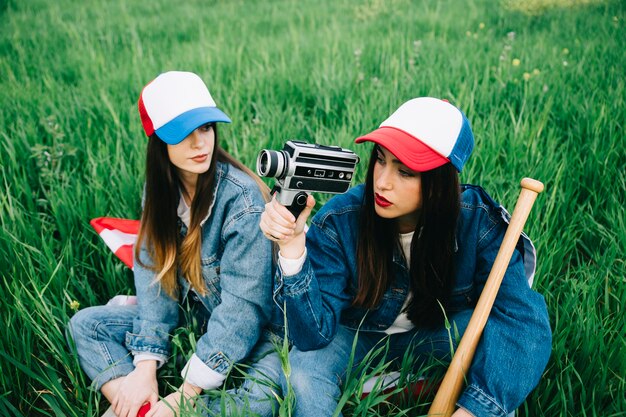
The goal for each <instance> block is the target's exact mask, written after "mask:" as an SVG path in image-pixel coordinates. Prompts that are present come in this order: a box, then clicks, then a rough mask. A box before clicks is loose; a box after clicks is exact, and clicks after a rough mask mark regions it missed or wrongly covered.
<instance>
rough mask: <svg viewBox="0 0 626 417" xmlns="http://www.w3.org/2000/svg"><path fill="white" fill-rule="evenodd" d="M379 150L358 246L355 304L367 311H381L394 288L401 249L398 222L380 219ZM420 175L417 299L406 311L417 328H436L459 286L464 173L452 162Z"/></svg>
mask: <svg viewBox="0 0 626 417" xmlns="http://www.w3.org/2000/svg"><path fill="white" fill-rule="evenodd" d="M376 152H377V150H376V146H375V147H374V149H373V150H372V154H371V156H370V163H369V166H368V170H367V177H366V181H365V196H364V200H363V206H362V208H361V216H360V225H359V238H358V242H357V274H358V289H357V294H356V297H355V298H354V300H353V305H355V306H360V307H366V308H374V307H376V306H377V305H378V304H379V303H380V301H381V299H382V296H383V294H384V293H385V291H386V290H387V289H388V288H389V286H390V285H391V283H392V281H393V279H394V271H393V254H394V251H395V250H400V242H399V230H398V225H397V222H396V221H395V220H394V219H384V218H382V217H380V216H378V215H377V214H376V211H375V207H374V204H375V202H374V166H375V164H376ZM420 175H421V192H422V206H421V209H420V210H418V214H417V216H418V217H417V219H416V227H415V233H414V235H413V240H412V242H411V262H410V265H409V267H410V268H409V274H410V281H411V282H410V289H411V292H412V294H413V297H412V298H411V300H410V302H409V304H408V306H407V308H406V310H405V311H406V313H407V315H408V317H409V319H410V320H411V322H412V323H413V324H414V325H416V326H420V327H434V326H437V325H440V324H441V323H443V317H444V315H443V311H442V307H443V308H444V309H445V308H446V307H447V305H448V300H449V298H450V292H451V290H452V285H453V283H454V274H455V270H454V262H453V257H454V251H455V230H456V223H457V219H458V216H459V211H460V187H459V179H458V178H459V177H458V173H457V171H456V169H455V168H454V167H453V166H452V164H450V163H448V164H445V165H443V166H441V167H439V168H435V169H433V170H430V171H426V172H422V173H421V174H420ZM440 304H441V306H440Z"/></svg>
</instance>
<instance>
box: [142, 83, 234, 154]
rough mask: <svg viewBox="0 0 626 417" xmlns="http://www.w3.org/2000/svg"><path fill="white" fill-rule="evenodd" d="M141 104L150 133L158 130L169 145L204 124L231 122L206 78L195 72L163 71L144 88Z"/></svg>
mask: <svg viewBox="0 0 626 417" xmlns="http://www.w3.org/2000/svg"><path fill="white" fill-rule="evenodd" d="M138 104H139V115H140V116H141V124H142V125H143V130H144V131H145V132H146V135H148V136H152V134H154V133H156V134H157V136H158V137H159V138H160V139H161V140H162V141H163V142H165V143H167V144H169V145H176V144H177V143H180V142H181V141H182V140H183V139H185V138H186V137H187V136H188V135H189V134H190V133H191V132H193V131H194V130H195V129H197V128H198V127H200V126H202V125H204V124H207V123H213V122H225V123H230V119H229V118H228V116H226V114H224V112H222V111H221V110H220V109H218V108H217V106H216V105H215V101H214V100H213V97H211V93H209V90H208V88H207V86H206V85H205V84H204V82H203V81H202V79H201V78H200V77H199V76H198V75H196V74H194V73H192V72H184V71H169V72H164V73H163V74H160V75H159V76H158V77H156V78H155V79H154V80H152V81H151V82H150V83H148V85H146V86H145V87H144V88H143V90H142V91H141V95H140V96H139V103H138Z"/></svg>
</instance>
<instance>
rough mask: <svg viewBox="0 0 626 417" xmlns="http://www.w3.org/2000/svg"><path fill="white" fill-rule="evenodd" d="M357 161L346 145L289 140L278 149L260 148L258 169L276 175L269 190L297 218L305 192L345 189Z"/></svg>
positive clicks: (303, 203)
mask: <svg viewBox="0 0 626 417" xmlns="http://www.w3.org/2000/svg"><path fill="white" fill-rule="evenodd" d="M358 163H359V157H358V155H356V154H355V153H354V152H352V151H351V150H349V149H344V148H341V147H339V146H325V145H319V144H317V143H314V144H310V143H307V142H304V141H299V140H290V141H287V143H285V145H284V147H283V149H282V150H280V151H272V150H267V149H263V150H262V151H261V152H259V156H258V157H257V173H258V174H259V175H260V176H261V177H273V178H276V183H275V185H274V188H273V189H272V194H274V195H276V199H277V201H278V202H279V203H281V204H282V205H284V206H285V207H287V209H288V210H289V211H290V212H291V213H292V214H293V215H294V216H295V217H296V219H297V218H298V215H299V214H300V213H301V212H302V210H303V209H304V208H305V207H306V202H307V197H308V193H310V192H322V193H332V194H339V193H345V192H346V191H348V189H349V188H350V182H351V181H352V177H353V176H354V170H355V167H356V164H358Z"/></svg>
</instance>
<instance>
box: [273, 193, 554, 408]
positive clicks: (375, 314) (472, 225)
mask: <svg viewBox="0 0 626 417" xmlns="http://www.w3.org/2000/svg"><path fill="white" fill-rule="evenodd" d="M363 192H364V186H363V185H360V186H357V187H354V188H353V189H351V190H350V191H348V192H347V193H346V194H342V195H338V196H335V197H334V198H332V199H331V200H330V201H329V202H328V203H327V204H326V205H324V207H322V208H321V209H320V211H319V212H318V213H317V214H316V215H315V216H314V218H313V219H312V221H311V227H310V228H309V230H308V232H307V238H306V246H307V253H308V255H307V258H306V260H305V263H304V265H303V267H302V269H301V270H300V272H298V273H297V274H295V275H292V276H282V272H281V271H280V270H278V271H277V278H276V288H275V295H274V296H275V298H276V299H277V300H278V301H279V302H283V301H284V302H285V303H286V306H287V322H288V323H289V335H290V338H292V339H293V342H294V344H295V345H296V346H298V348H299V349H301V350H309V349H316V348H320V347H323V346H325V345H326V344H328V343H329V342H330V340H331V339H332V338H333V336H334V335H335V333H336V331H337V327H338V326H339V325H340V324H341V325H343V326H346V327H349V328H352V329H357V328H359V329H360V331H384V330H385V329H387V328H388V327H389V326H390V325H391V324H392V323H393V321H394V320H395V319H396V317H397V316H398V314H400V310H401V308H402V305H403V302H404V301H405V299H406V297H407V295H408V293H409V274H408V269H407V266H406V264H405V261H404V258H403V256H402V254H401V252H400V249H397V250H396V253H395V254H394V259H393V264H394V266H393V267H394V272H395V280H394V281H393V282H392V284H391V285H390V287H389V288H388V289H387V291H386V292H385V294H384V295H383V298H382V301H381V302H380V304H379V305H378V306H377V307H376V308H374V309H370V310H366V309H364V308H357V307H353V306H351V302H352V299H353V297H354V295H355V294H356V289H357V284H358V282H357V270H356V268H357V267H356V246H357V237H358V231H359V210H360V209H361V205H362V201H363ZM508 219H509V216H508V213H506V211H505V210H504V209H503V208H502V207H501V206H500V205H498V204H497V203H495V202H494V201H493V200H492V199H491V197H489V196H488V195H487V193H486V192H485V191H484V190H483V189H482V188H480V187H477V186H471V185H463V186H462V195H461V211H460V215H459V220H458V223H457V230H456V256H455V262H456V271H457V272H456V280H455V283H454V286H453V290H452V296H451V300H450V303H449V307H448V311H447V312H446V313H447V315H448V317H449V316H450V315H451V314H454V312H457V311H461V310H466V309H473V308H474V307H475V305H476V301H477V299H478V297H479V296H480V293H481V290H482V288H483V287H484V284H485V282H486V279H487V276H488V275H489V272H490V270H491V266H492V265H493V261H494V260H495V257H496V254H497V253H498V249H499V247H500V244H501V242H502V239H503V237H504V233H505V231H506V226H507V222H508ZM517 249H518V250H516V251H514V254H513V257H512V259H511V262H510V264H509V267H508V269H507V271H506V274H505V277H504V279H503V281H502V286H501V287H500V291H499V293H498V296H497V298H496V300H495V302H494V305H493V309H492V311H491V314H490V316H489V320H488V321H487V324H486V327H485V329H484V332H483V336H482V339H481V342H480V344H479V345H478V347H477V350H476V354H475V356H474V361H473V363H472V366H471V368H470V370H469V374H468V376H467V382H468V384H467V387H466V389H465V391H464V392H463V394H462V396H461V398H460V399H459V402H458V403H459V404H460V405H462V406H463V407H465V408H466V409H468V410H470V411H471V412H473V413H474V414H475V415H477V416H482V415H506V412H505V410H514V409H515V408H517V407H518V406H519V405H520V404H521V403H522V402H523V401H524V399H525V398H526V396H527V395H528V394H529V393H530V391H531V390H532V389H533V388H534V387H535V386H536V384H537V383H538V381H539V378H540V376H541V374H542V372H543V370H544V368H545V366H546V364H547V361H548V358H549V356H550V350H551V337H552V336H551V330H550V325H549V321H548V313H547V308H546V305H545V302H544V299H543V297H542V296H541V295H540V294H538V293H537V292H535V291H533V290H532V289H531V288H530V284H531V283H532V276H533V274H534V269H535V256H534V248H533V247H532V244H531V242H530V240H528V238H527V237H525V235H524V236H523V237H522V238H520V240H519V243H518V248H517ZM366 313H367V314H366Z"/></svg>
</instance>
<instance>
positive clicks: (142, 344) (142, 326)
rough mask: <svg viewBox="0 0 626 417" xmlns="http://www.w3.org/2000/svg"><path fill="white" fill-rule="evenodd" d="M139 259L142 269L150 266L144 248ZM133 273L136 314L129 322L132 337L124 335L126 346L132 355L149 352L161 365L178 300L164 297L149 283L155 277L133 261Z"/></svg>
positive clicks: (176, 318) (152, 272) (158, 289)
mask: <svg viewBox="0 0 626 417" xmlns="http://www.w3.org/2000/svg"><path fill="white" fill-rule="evenodd" d="M139 256H140V258H141V260H142V262H143V263H144V264H145V265H151V264H152V259H151V257H150V256H149V254H148V251H147V250H146V248H145V247H142V248H141V252H140V254H139ZM133 272H134V277H135V288H136V290H137V295H138V296H137V305H138V307H139V313H138V315H137V317H135V319H134V321H133V331H132V333H130V332H128V333H127V334H126V346H127V347H128V349H130V351H131V352H133V354H135V353H139V352H149V353H153V354H155V355H158V356H160V357H161V358H162V360H163V361H164V362H165V361H167V358H168V356H169V354H170V341H169V340H170V333H171V332H172V330H173V329H174V327H175V326H176V325H177V323H178V314H179V313H178V312H179V309H178V300H175V299H173V298H171V297H170V296H168V295H167V294H166V293H165V291H163V290H162V289H161V286H160V285H159V284H158V283H155V282H153V281H154V278H155V277H156V273H155V272H154V271H151V270H149V269H148V268H146V267H145V266H143V265H141V264H140V263H139V262H138V261H137V260H136V259H135V260H134V262H133ZM155 306H158V308H155Z"/></svg>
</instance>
